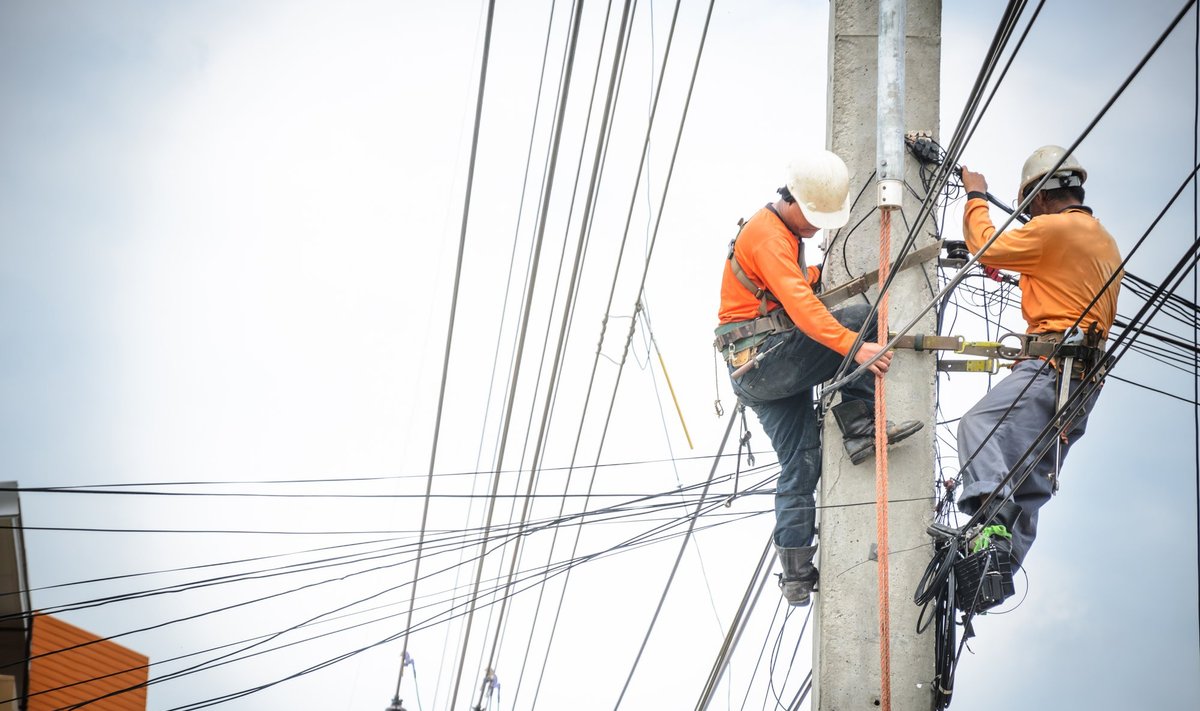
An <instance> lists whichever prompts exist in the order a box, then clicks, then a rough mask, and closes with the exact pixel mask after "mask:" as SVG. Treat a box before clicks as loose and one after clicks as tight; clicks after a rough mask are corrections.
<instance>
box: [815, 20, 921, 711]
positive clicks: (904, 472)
mask: <svg viewBox="0 0 1200 711" xmlns="http://www.w3.org/2000/svg"><path fill="white" fill-rule="evenodd" d="M889 13H891V14H890V15H889ZM881 27H882V28H883V31H882V33H881ZM892 34H896V35H898V36H890V35H892ZM897 42H898V44H896V43H897ZM829 47H830V58H829V117H828V128H827V141H828V144H829V148H830V149H831V150H832V151H833V152H835V153H837V154H838V155H839V156H841V157H842V158H843V159H844V160H845V161H846V164H847V166H848V167H849V168H850V184H851V196H852V197H851V199H853V196H854V195H857V194H858V190H859V189H860V188H861V187H862V186H863V185H867V188H866V190H865V192H864V193H863V196H862V198H861V199H860V200H859V202H858V205H857V206H856V207H855V209H854V210H853V212H852V214H851V216H850V222H849V225H848V226H847V227H846V228H843V230H842V233H841V236H840V237H839V239H838V242H836V243H835V244H834V245H833V251H827V252H826V258H825V267H824V269H825V271H824V276H823V278H822V281H823V282H824V283H825V284H826V285H837V284H841V283H844V282H846V281H848V280H849V278H850V277H851V276H858V275H861V274H864V273H867V272H870V271H872V270H874V269H876V268H878V266H879V241H880V240H879V238H880V212H879V211H878V210H876V208H877V206H879V205H880V198H881V197H882V199H883V200H884V202H885V203H887V202H893V203H894V202H896V201H898V200H899V201H902V203H903V205H902V208H900V207H895V206H894V205H893V207H892V208H891V213H890V215H891V223H892V227H891V234H892V254H891V260H894V259H895V258H896V256H897V255H898V253H899V247H900V245H901V244H902V243H903V241H904V237H905V235H906V234H907V229H906V227H905V218H907V220H908V222H909V223H912V222H913V221H914V220H915V218H916V216H917V213H918V211H919V209H920V200H918V199H917V198H916V197H914V196H913V194H912V193H910V192H908V191H907V190H904V189H901V190H897V188H898V184H897V183H895V182H890V183H886V184H883V185H876V178H874V177H872V173H873V172H874V171H876V170H877V169H878V168H879V167H880V163H879V157H880V156H879V153H878V152H877V128H881V129H884V130H883V131H882V132H881V133H880V135H879V136H878V139H879V141H878V143H879V145H880V146H882V147H883V148H884V150H885V151H887V150H889V149H888V148H887V146H888V145H890V144H888V140H889V139H887V138H885V136H884V135H883V133H888V132H890V131H891V130H893V129H894V128H900V129H902V130H904V131H914V130H924V131H930V132H931V133H932V135H933V136H934V137H935V138H936V137H937V134H938V105H939V101H938V98H939V93H940V61H941V0H831V2H830V38H829ZM889 52H898V54H897V55H896V57H895V58H896V59H898V61H896V62H895V63H894V64H895V65H898V66H889V58H888V55H889ZM881 56H882V59H881V58H880V57H881ZM880 77H882V78H883V79H884V81H883V82H882V83H880V82H879V78H880ZM897 90H898V91H897ZM889 101H892V102H893V103H894V104H896V105H893V106H888V105H887V103H888V102H889ZM901 155H902V156H904V157H903V166H904V167H903V168H901V167H900V166H896V165H894V161H895V158H888V159H887V160H888V162H889V163H891V164H890V165H887V166H886V167H885V169H884V170H883V171H882V173H885V175H884V176H883V177H886V178H889V179H892V180H898V179H902V178H906V179H907V182H908V183H909V184H910V185H915V186H920V184H921V183H920V180H919V179H918V173H917V170H916V167H915V164H914V162H913V160H912V158H911V157H909V156H907V152H906V151H903V149H901ZM868 181H869V185H868ZM918 190H920V188H919V187H918ZM897 193H899V195H897ZM872 211H874V212H873V214H871V216H870V217H869V218H868V219H867V220H866V221H865V222H863V224H862V225H861V226H859V227H858V228H857V229H856V230H855V231H854V232H853V233H852V234H850V235H849V236H848V238H847V235H846V233H847V232H848V231H849V229H850V227H852V226H854V225H855V224H857V223H858V221H859V220H860V219H862V218H863V217H864V216H866V215H867V214H868V213H872ZM922 232H923V233H922V234H921V235H919V236H918V238H917V243H916V248H917V249H919V248H921V247H924V246H927V245H929V244H930V243H931V242H933V240H934V237H933V234H932V232H933V230H932V221H927V222H926V227H925V229H924V230H923V231H922ZM842 240H845V245H844V246H845V249H846V251H845V254H846V255H847V260H846V261H847V262H848V264H849V268H850V270H851V272H852V273H851V274H846V273H845V271H846V268H845V266H844V264H843V260H842V259H841V254H842V248H843V244H842ZM832 255H837V257H836V258H834V257H833V256H832ZM935 264H936V260H930V261H929V262H926V263H925V264H924V265H922V266H917V267H910V268H908V269H906V270H904V271H903V272H901V273H900V274H898V275H897V277H896V279H895V281H894V282H893V283H892V286H891V289H890V291H889V293H890V295H891V298H890V316H889V320H890V321H891V322H892V323H893V324H902V323H907V322H908V321H909V320H911V319H912V318H913V317H914V316H915V315H916V313H917V309H918V308H920V306H921V305H923V304H924V303H925V302H927V301H928V300H929V299H930V298H931V296H932V293H933V290H931V288H930V284H934V285H936V275H935V273H934V272H935V269H934V266H935ZM922 270H923V271H924V274H922ZM868 295H869V296H870V298H871V300H872V301H874V300H875V299H876V298H877V297H878V290H877V289H876V288H872V289H871V291H870V292H868ZM916 331H921V332H924V333H934V332H935V316H934V313H933V311H930V312H928V313H927V315H926V317H925V318H924V319H923V320H922V321H920V322H919V323H918V325H917V326H916V328H915V329H914V332H916ZM935 379H936V371H935V363H934V359H933V357H932V356H931V355H929V354H928V353H916V352H913V351H907V352H905V351H898V352H897V353H896V354H895V358H894V359H893V360H892V367H891V370H890V372H889V373H888V375H887V377H886V379H885V391H884V392H885V394H886V403H887V411H888V419H890V420H894V421H900V420H910V419H916V420H921V421H923V422H925V428H924V429H923V430H921V431H920V432H918V433H917V434H915V435H913V436H912V437H910V438H908V439H907V440H905V441H904V442H903V443H902V444H898V445H897V446H896V447H895V448H892V449H891V450H889V453H888V472H889V475H888V477H887V482H888V490H889V491H888V498H889V499H890V500H891V501H892V502H894V503H893V504H891V506H890V507H889V508H890V512H889V514H890V515H889V517H888V539H889V545H888V551H890V555H888V556H886V557H887V558H888V559H889V560H888V570H889V575H888V577H887V580H888V581H889V587H890V594H889V598H888V605H889V610H890V635H889V639H890V647H891V650H890V674H889V676H888V678H889V682H890V694H889V697H888V698H884V696H883V694H882V692H881V689H884V688H885V685H883V684H882V683H881V662H880V659H881V645H880V601H879V590H880V584H879V577H878V575H879V572H880V564H879V560H878V559H879V552H878V550H877V549H876V547H875V543H876V540H877V527H876V507H875V506H872V505H863V504H864V502H874V501H875V494H876V489H875V467H874V460H869V461H868V462H865V463H863V464H861V465H859V466H853V465H851V463H850V460H849V458H848V457H847V456H846V452H845V449H844V448H843V447H842V438H841V434H840V433H839V431H838V429H837V425H836V424H835V423H834V422H833V418H832V417H827V418H826V421H825V431H824V442H825V444H824V459H823V461H824V470H823V472H822V476H821V491H820V499H819V500H818V503H819V505H820V506H821V509H820V511H819V516H818V519H819V520H818V525H819V530H820V534H819V535H820V561H819V562H820V569H821V581H820V592H819V594H818V595H817V596H816V599H817V609H816V613H817V623H816V634H815V636H814V645H815V648H814V668H815V669H816V681H815V684H814V698H815V701H814V705H813V708H814V709H818V711H853V710H857V709H862V710H864V711H867V710H871V709H878V708H883V709H887V708H892V709H896V710H897V711H925V710H926V709H931V708H932V707H933V700H934V690H933V689H932V688H931V681H932V679H933V675H934V638H933V634H932V631H930V632H927V633H925V634H923V635H918V634H917V632H916V628H917V616H918V613H919V610H918V608H917V606H916V605H914V604H913V601H912V598H913V592H914V591H915V590H916V587H917V583H918V580H919V578H920V576H921V573H922V572H923V571H924V569H925V566H926V564H927V563H928V561H929V553H930V547H929V537H928V535H927V534H926V533H925V527H926V526H927V524H928V523H929V521H930V520H931V519H932V505H933V468H934V461H933V437H934V429H935V427H934V410H935V408H934V384H935ZM835 397H840V396H835ZM835 402H836V400H835Z"/></svg>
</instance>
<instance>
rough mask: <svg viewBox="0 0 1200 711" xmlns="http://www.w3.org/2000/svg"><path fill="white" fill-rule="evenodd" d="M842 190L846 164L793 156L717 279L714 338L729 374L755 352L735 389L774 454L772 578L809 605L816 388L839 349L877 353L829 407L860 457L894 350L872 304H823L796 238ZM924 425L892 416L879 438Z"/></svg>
mask: <svg viewBox="0 0 1200 711" xmlns="http://www.w3.org/2000/svg"><path fill="white" fill-rule="evenodd" d="M849 188H850V185H849V173H848V171H847V169H846V164H845V163H844V162H842V159H841V158H839V157H837V156H836V155H834V154H833V153H831V152H829V151H813V152H809V153H805V154H803V155H800V156H799V157H797V158H796V159H795V160H794V161H792V163H791V165H790V166H789V168H788V177H787V185H786V186H785V187H783V188H780V189H779V191H778V192H779V194H780V198H779V199H778V200H777V201H775V202H774V203H773V204H768V205H767V206H766V207H764V208H763V209H761V210H759V211H758V212H757V213H755V214H754V216H752V217H751V218H750V219H749V220H748V221H746V222H744V223H743V226H742V230H741V232H739V233H738V236H737V238H736V239H735V240H734V242H733V244H732V245H731V246H730V251H729V258H728V259H727V260H726V264H725V272H724V276H723V278H722V281H721V309H720V313H719V321H720V325H719V326H718V327H717V329H716V335H717V340H716V342H715V344H714V345H715V346H716V347H717V349H718V350H719V351H720V352H721V354H722V355H723V356H724V357H725V360H726V362H727V363H728V364H729V369H730V372H731V374H732V373H733V372H734V371H736V370H737V369H738V368H740V367H742V366H744V365H745V364H746V363H748V362H750V361H752V360H754V359H755V358H756V357H758V358H759V360H758V362H757V365H756V366H755V367H753V368H751V369H750V370H749V371H748V372H746V373H745V374H744V375H742V376H741V377H738V378H734V379H733V389H734V392H735V393H736V394H737V396H738V400H739V401H741V402H742V403H743V404H745V405H748V406H749V407H750V408H751V409H753V410H754V412H755V414H756V415H757V416H758V420H759V422H760V423H761V424H762V427H763V430H764V431H765V432H766V434H767V436H768V437H770V439H771V446H772V447H773V448H774V449H775V453H776V455H777V456H778V457H779V464H780V467H781V471H780V474H779V481H778V484H777V485H776V490H775V531H774V534H773V538H774V542H775V548H776V552H777V553H778V555H779V560H780V565H781V567H782V568H783V574H782V575H781V576H780V586H781V587H782V589H783V595H784V597H785V598H786V599H787V601H788V602H789V603H790V604H792V605H806V604H808V602H809V598H810V595H811V593H812V591H813V590H814V589H815V587H816V583H817V579H818V572H817V568H816V566H815V565H814V563H813V557H814V555H815V553H816V546H815V545H813V543H812V541H813V534H814V524H815V516H816V510H815V507H816V500H815V498H814V496H813V492H814V491H815V490H816V486H817V481H818V479H819V478H820V474H821V442H820V430H819V427H818V424H817V412H816V409H815V406H814V402H813V387H814V386H816V385H818V384H819V383H822V382H824V381H826V380H828V379H830V378H832V377H833V376H834V374H835V373H836V371H837V370H838V368H839V367H840V366H841V364H842V362H843V360H844V358H845V357H846V356H847V354H850V355H851V357H852V359H853V361H854V362H855V363H864V362H866V361H867V360H869V359H871V358H874V357H875V356H876V355H879V358H878V360H876V361H875V362H874V363H872V364H871V365H870V366H869V368H868V371H865V372H863V373H862V374H860V375H859V376H857V377H855V378H854V379H852V380H851V381H850V382H849V383H847V385H846V386H845V387H844V388H843V389H842V390H841V393H842V400H841V402H840V403H839V404H838V405H836V406H835V407H833V408H832V411H833V414H834V417H835V418H836V420H837V422H838V426H839V427H840V428H841V430H842V434H843V439H844V442H845V446H846V451H847V454H848V455H849V456H850V459H851V461H852V462H853V463H854V464H859V463H861V462H863V461H865V460H866V459H869V458H870V457H871V456H873V455H874V452H875V440H874V436H875V406H874V399H875V375H876V374H878V375H883V374H884V373H886V372H887V371H888V366H889V364H890V363H891V359H892V354H891V353H890V352H885V353H882V354H880V351H881V347H880V346H879V344H877V343H874V342H873V341H874V340H875V321H874V320H873V319H872V320H870V322H868V319H867V316H868V313H869V312H870V308H869V307H868V306H867V305H865V304H855V305H850V306H844V307H841V308H838V309H837V310H835V311H833V312H831V311H830V310H829V309H827V308H826V307H825V305H824V304H822V303H821V301H820V300H819V299H818V298H817V296H816V294H815V293H814V292H813V288H814V285H815V284H817V283H818V282H819V280H820V277H821V270H820V268H819V267H817V266H811V265H808V264H807V263H806V262H805V259H804V240H806V239H809V238H811V237H812V236H813V235H815V234H816V233H817V232H818V231H819V230H822V229H835V228H838V227H841V226H843V225H845V224H846V221H847V219H848V217H849V214H850V208H849ZM859 331H865V339H864V341H863V343H861V344H860V345H859V347H858V348H857V349H853V346H854V342H855V340H856V339H857V337H858V332H859ZM852 349H853V353H851V350H852ZM921 426H922V424H921V423H920V422H904V423H902V424H900V425H898V426H893V425H892V424H891V423H889V424H888V442H889V443H891V442H896V441H899V440H901V439H904V438H905V437H908V436H909V435H911V434H913V433H914V432H916V431H917V430H919V429H921Z"/></svg>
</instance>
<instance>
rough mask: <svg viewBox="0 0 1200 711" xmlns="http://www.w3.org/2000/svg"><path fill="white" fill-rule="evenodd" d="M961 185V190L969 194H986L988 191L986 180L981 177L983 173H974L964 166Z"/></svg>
mask: <svg viewBox="0 0 1200 711" xmlns="http://www.w3.org/2000/svg"><path fill="white" fill-rule="evenodd" d="M962 183H963V190H966V191H967V192H969V193H986V192H987V191H988V185H987V178H985V177H983V173H976V172H974V171H972V170H970V169H969V168H967V166H965V165H964V166H963V167H962Z"/></svg>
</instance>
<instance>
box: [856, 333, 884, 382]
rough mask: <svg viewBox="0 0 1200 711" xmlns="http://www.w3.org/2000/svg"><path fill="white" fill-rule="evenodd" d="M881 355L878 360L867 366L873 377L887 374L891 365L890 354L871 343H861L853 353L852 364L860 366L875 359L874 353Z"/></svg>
mask: <svg viewBox="0 0 1200 711" xmlns="http://www.w3.org/2000/svg"><path fill="white" fill-rule="evenodd" d="M881 352H882V353H883V355H881V356H880V357H879V360H877V361H875V362H874V363H872V364H871V365H869V366H867V370H870V371H871V372H872V373H874V374H875V375H883V374H884V373H887V372H888V367H889V366H891V364H892V352H891V351H885V350H883V346H881V345H879V344H878V343H875V342H873V341H863V343H862V345H860V346H859V347H858V350H857V351H855V352H854V362H855V363H858V364H859V365H862V364H863V363H866V362H867V361H869V360H871V359H872V358H874V357H875V354H876V353H881Z"/></svg>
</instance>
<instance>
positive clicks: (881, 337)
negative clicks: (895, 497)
mask: <svg viewBox="0 0 1200 711" xmlns="http://www.w3.org/2000/svg"><path fill="white" fill-rule="evenodd" d="M891 253H892V213H891V210H886V209H885V210H881V211H880V213H879V290H880V292H881V293H882V292H883V283H884V282H885V281H886V280H887V277H888V266H889V264H890V258H891ZM876 340H877V342H878V343H879V344H880V345H884V344H886V343H887V340H888V296H887V294H886V293H883V295H882V296H880V297H879V325H878V327H877V329H876ZM884 390H885V388H884V384H883V376H882V375H876V376H875V534H876V538H877V540H878V544H877V545H878V548H879V569H878V574H879V695H880V708H881V710H882V711H891V708H892V635H891V629H892V622H891V609H890V607H889V599H890V586H889V584H888V479H887V472H888V465H887V403H886V398H885V397H884Z"/></svg>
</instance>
